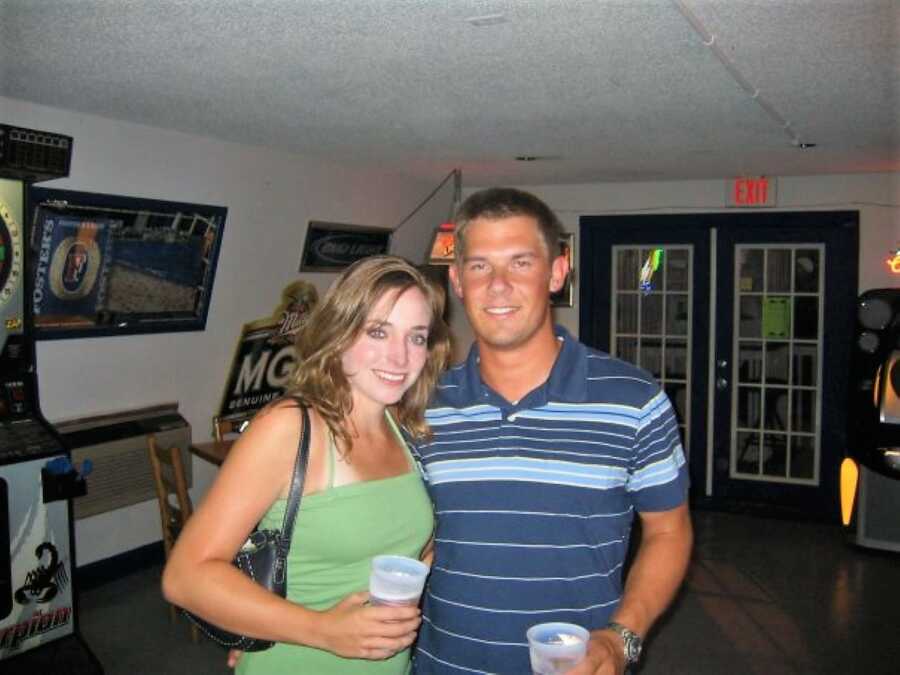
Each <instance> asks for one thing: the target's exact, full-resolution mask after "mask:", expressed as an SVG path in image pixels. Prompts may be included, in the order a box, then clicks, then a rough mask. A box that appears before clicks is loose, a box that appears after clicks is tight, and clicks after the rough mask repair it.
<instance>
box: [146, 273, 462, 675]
mask: <svg viewBox="0 0 900 675" xmlns="http://www.w3.org/2000/svg"><path fill="white" fill-rule="evenodd" d="M443 304H444V297H443V294H442V293H441V292H440V290H439V289H436V288H435V287H434V286H433V285H431V284H430V283H428V282H427V281H426V279H425V278H424V277H423V276H422V275H421V273H420V272H419V271H417V270H416V269H415V268H414V267H413V266H412V265H410V264H409V263H407V262H406V261H404V260H402V259H400V258H395V257H391V256H377V257H372V258H366V259H364V260H361V261H359V262H357V263H355V264H354V265H353V266H351V267H350V268H348V269H347V270H346V271H345V272H344V273H343V274H342V275H341V276H340V277H339V278H338V280H337V281H336V282H335V283H334V285H333V286H332V287H331V289H330V290H329V291H328V293H327V294H326V295H325V298H324V300H323V301H322V303H321V304H320V305H319V306H318V307H317V308H316V309H314V310H313V312H312V314H311V315H310V317H309V320H308V322H307V323H306V324H305V326H304V327H303V328H302V329H301V330H300V332H299V334H298V337H297V361H298V366H297V369H296V371H295V373H294V375H293V381H292V385H291V387H290V388H289V390H288V396H287V397H286V398H285V399H283V400H281V401H278V402H276V403H274V404H272V405H270V406H268V407H267V408H265V409H264V410H262V411H260V412H259V413H258V414H257V415H256V417H255V418H254V420H253V422H252V424H251V425H250V426H249V427H248V429H247V430H246V431H245V432H244V433H243V434H241V436H240V438H239V439H238V441H237V442H236V443H235V445H234V447H233V448H232V449H231V451H230V452H229V455H228V459H227V460H226V461H225V463H224V464H223V465H222V469H221V471H220V472H219V475H218V477H217V478H216V481H215V483H214V484H213V486H212V487H211V489H210V491H209V493H208V494H207V496H206V498H205V499H204V501H203V502H202V503H201V504H200V506H199V508H198V509H197V510H196V512H195V513H194V515H193V516H192V517H191V518H190V520H189V521H188V523H187V525H186V526H185V529H184V531H183V532H182V534H181V536H180V537H179V538H178V541H177V543H176V546H175V548H174V549H173V551H172V555H171V557H170V559H169V562H168V564H167V565H166V569H165V572H164V574H163V592H164V594H165V596H166V598H167V599H168V600H169V601H171V602H172V603H174V604H177V605H180V606H182V607H185V608H188V609H190V610H191V611H193V612H195V613H197V614H200V615H202V616H204V617H206V618H207V619H209V620H210V621H212V622H214V623H216V624H218V625H221V626H222V627H223V628H226V629H229V630H232V631H235V632H240V633H243V634H246V635H251V636H254V637H261V638H266V639H270V640H274V641H276V645H275V646H274V647H272V648H271V649H269V650H267V651H263V652H254V653H248V654H244V655H243V657H242V658H241V660H240V663H239V665H238V673H240V674H243V675H251V674H253V675H256V674H261V673H265V674H266V675H278V674H279V673H286V674H288V673H289V674H290V675H298V674H299V673H311V674H313V673H314V674H315V675H327V674H329V673H335V674H337V673H340V674H341V675H344V674H347V673H365V674H366V675H372V674H391V675H395V674H401V673H405V672H406V671H407V668H408V662H409V646H410V644H412V642H413V640H414V639H415V635H416V630H417V628H418V625H419V622H420V618H419V609H418V608H416V607H384V606H378V607H376V606H370V605H368V604H367V602H366V601H367V599H368V593H366V592H365V590H366V588H367V586H368V575H369V567H370V563H371V559H372V557H373V556H375V555H378V554H382V553H392V554H399V555H406V556H410V557H416V556H420V555H422V554H423V551H424V549H425V547H426V544H427V542H428V541H429V539H430V537H431V533H432V528H433V515H432V512H431V503H430V501H429V499H428V497H427V495H426V493H425V491H424V487H423V485H422V482H421V480H420V477H419V474H418V472H417V470H416V468H415V464H414V462H413V460H412V457H411V455H410V453H409V450H408V448H407V447H406V445H405V443H404V442H403V440H402V437H401V436H400V433H399V431H398V426H402V427H404V428H405V429H406V430H407V431H408V433H410V434H411V435H412V436H414V437H424V436H426V435H427V433H428V429H427V426H426V425H425V421H424V410H425V405H426V403H427V400H428V397H429V395H430V393H431V389H432V388H433V386H434V384H435V382H436V380H437V378H438V375H439V374H440V372H441V371H442V370H443V369H444V367H445V366H446V363H447V360H448V357H449V352H450V346H449V339H448V331H447V326H446V324H445V323H444V321H443V319H442V318H441V315H442V312H443ZM298 404H299V405H304V406H307V407H308V408H309V411H310V432H311V436H310V458H309V467H308V470H307V475H306V482H305V484H304V489H303V498H302V501H301V504H300V511H299V514H298V516H297V522H296V525H295V528H294V533H293V539H292V542H291V551H290V555H289V557H288V597H287V599H286V600H285V599H282V598H279V597H277V596H275V595H273V594H271V593H268V592H267V591H265V590H263V589H262V588H260V587H259V586H257V585H256V584H254V583H253V582H252V581H250V580H249V579H248V578H246V577H245V576H244V575H243V574H241V573H240V572H239V571H238V570H236V569H235V568H234V567H232V565H231V564H230V561H231V559H232V558H233V557H234V554H235V553H236V551H237V550H238V548H239V547H240V545H241V544H242V543H243V542H244V540H245V539H246V537H247V534H248V533H249V532H250V531H251V530H252V529H253V527H254V526H255V525H256V523H257V521H260V520H262V522H261V527H264V528H272V529H277V528H279V527H280V526H281V522H282V517H283V515H284V507H285V497H286V495H287V490H288V487H289V485H290V477H291V471H292V468H293V464H294V459H295V457H296V453H297V444H298V440H299V437H300V426H301V422H300V418H301V416H300V411H299V410H298V408H297V406H298ZM389 409H390V412H389Z"/></svg>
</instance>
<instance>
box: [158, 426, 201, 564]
mask: <svg viewBox="0 0 900 675" xmlns="http://www.w3.org/2000/svg"><path fill="white" fill-rule="evenodd" d="M147 445H148V451H149V453H150V466H151V467H152V469H153V483H154V486H155V487H156V497H157V500H158V501H159V518H160V522H161V524H162V534H163V547H164V548H165V551H166V558H167V559H168V557H169V553H170V552H171V551H172V546H174V545H175V539H176V538H177V537H178V534H179V533H180V532H181V530H182V529H183V528H184V524H185V523H186V522H187V519H188V518H190V516H191V513H192V512H193V510H194V509H193V505H192V504H191V497H190V494H188V488H187V479H186V478H185V474H184V464H183V462H182V458H181V448H179V447H178V446H177V445H173V446H171V447H168V448H166V447H162V446H161V445H160V444H159V443H158V441H157V440H156V437H155V436H152V435H151V436H149V437H148V438H147Z"/></svg>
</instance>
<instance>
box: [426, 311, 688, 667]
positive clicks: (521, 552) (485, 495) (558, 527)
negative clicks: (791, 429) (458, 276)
mask: <svg viewBox="0 0 900 675" xmlns="http://www.w3.org/2000/svg"><path fill="white" fill-rule="evenodd" d="M556 332H557V335H558V336H559V337H561V338H562V339H563V340H564V343H563V346H562V349H561V350H560V353H559V356H558V358H557V360H556V363H555V365H554V366H553V370H552V371H551V373H550V377H549V378H548V380H547V382H546V383H545V384H543V385H542V386H540V387H539V388H538V389H536V390H534V391H532V392H531V393H529V394H528V395H527V396H525V397H524V398H522V399H521V400H520V401H519V402H518V403H516V404H512V403H509V402H508V401H506V400H505V399H503V398H502V397H501V396H499V395H498V394H497V393H495V392H494V391H492V390H491V389H490V388H489V387H488V386H487V385H485V384H484V383H483V382H482V380H481V376H480V374H479V371H478V353H477V348H476V347H473V349H472V351H471V353H470V354H469V358H468V360H467V361H466V362H465V363H463V364H461V365H460V366H458V367H456V368H454V369H453V370H451V371H450V372H448V373H447V375H446V376H445V377H444V379H443V380H442V382H441V385H440V386H439V387H438V392H437V393H436V395H435V400H434V402H433V403H432V406H431V407H430V408H429V410H428V414H427V419H428V422H429V424H430V425H431V428H432V431H433V432H434V436H433V438H432V439H431V440H430V441H429V442H426V443H422V444H420V445H419V446H418V448H417V449H416V450H417V454H418V458H419V461H420V462H421V464H422V466H423V468H424V471H425V474H426V477H427V480H428V484H429V491H430V493H431V497H432V499H433V501H434V505H435V511H436V514H437V530H436V532H435V560H434V566H433V568H432V572H431V576H430V577H429V582H428V589H427V592H426V596H425V603H424V610H423V623H422V627H421V629H420V631H419V639H418V644H417V649H416V658H415V672H416V673H418V674H419V675H426V674H431V673H441V674H444V673H447V674H449V673H504V674H505V673H510V674H515V675H521V674H523V673H529V672H531V671H530V666H529V662H528V646H527V643H526V640H525V631H526V629H527V628H528V627H529V626H531V625H533V624H536V623H541V622H544V621H569V622H573V623H577V624H580V625H582V626H584V627H586V628H588V629H594V628H598V627H600V626H603V625H605V624H606V622H607V620H608V619H609V616H610V614H611V613H612V611H613V610H614V609H615V607H616V605H617V604H618V602H619V599H620V596H621V593H622V565H623V562H624V559H625V555H626V552H627V550H628V538H629V533H630V530H631V523H632V517H633V515H634V511H635V510H637V511H664V510H668V509H672V508H674V507H676V506H678V505H679V504H681V503H683V502H684V501H685V499H686V497H687V485H688V478H687V467H686V466H685V460H684V453H683V452H682V449H681V442H680V439H679V433H678V427H677V424H676V421H675V417H674V414H673V412H672V407H671V405H670V403H669V400H668V399H667V398H666V396H665V394H664V393H663V392H662V391H661V390H660V388H659V386H658V385H657V384H656V383H655V382H654V381H653V379H652V378H651V377H650V376H649V375H647V374H646V373H645V372H643V371H641V370H639V369H637V368H635V367H634V366H632V365H629V364H627V363H625V362H623V361H620V360H618V359H614V358H612V357H610V356H609V355H607V354H604V353H602V352H598V351H594V350H592V349H589V348H587V347H585V346H584V345H582V344H581V343H579V342H578V341H577V340H575V339H574V338H573V337H572V336H571V335H569V334H568V332H566V331H565V330H564V329H562V328H560V327H557V329H556Z"/></svg>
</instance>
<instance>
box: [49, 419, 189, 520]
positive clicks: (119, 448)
mask: <svg viewBox="0 0 900 675" xmlns="http://www.w3.org/2000/svg"><path fill="white" fill-rule="evenodd" d="M54 426H55V427H56V430H57V431H58V432H59V433H60V434H61V435H62V438H63V442H64V443H65V444H66V447H68V448H69V449H70V450H71V451H72V461H73V462H74V463H75V464H80V463H81V462H83V461H84V460H85V459H90V460H91V461H92V462H93V465H94V470H93V473H91V474H90V476H89V477H88V481H87V482H88V493H87V495H85V496H84V497H78V498H77V499H75V500H74V501H73V509H74V512H75V518H76V519H78V518H87V517H88V516H94V515H97V514H98V513H105V512H106V511H114V510H115V509H119V508H122V507H123V506H130V505H132V504H139V503H141V502H145V501H148V500H151V499H156V491H155V489H154V487H153V473H152V471H151V469H150V459H149V457H148V455H147V437H148V436H150V435H151V434H153V435H155V436H156V437H157V439H158V440H159V442H160V444H161V445H162V446H163V447H166V446H170V445H177V446H178V447H180V448H181V449H182V452H183V455H182V457H183V460H184V469H185V475H186V478H187V482H188V486H189V487H190V485H191V484H192V481H193V479H192V477H193V473H192V471H191V459H190V454H188V447H189V446H190V444H191V426H190V424H188V422H187V420H186V419H184V418H183V417H182V416H181V415H180V414H179V413H178V404H177V403H165V404H162V405H156V406H151V407H147V408H139V409H135V410H127V411H123V412H119V413H112V414H107V415H95V416H92V417H81V418H78V419H73V420H66V421H64V422H59V423H57V424H56V425H54Z"/></svg>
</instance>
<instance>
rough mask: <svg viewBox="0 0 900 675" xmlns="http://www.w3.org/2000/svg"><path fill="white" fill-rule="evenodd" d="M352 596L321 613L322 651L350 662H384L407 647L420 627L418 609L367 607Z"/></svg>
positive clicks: (364, 599) (364, 601) (365, 598)
mask: <svg viewBox="0 0 900 675" xmlns="http://www.w3.org/2000/svg"><path fill="white" fill-rule="evenodd" d="M368 600H369V594H368V593H353V594H352V595H348V596H347V597H346V598H344V599H343V600H341V601H340V602H339V603H338V604H336V605H335V606H334V607H332V608H331V609H328V610H325V611H324V612H322V613H321V616H322V621H321V627H322V628H321V640H320V641H321V647H322V648H323V649H327V650H328V651H330V652H332V653H334V654H337V655H338V656H342V657H344V658H350V659H375V660H379V659H386V658H389V657H391V656H393V655H394V654H396V653H397V652H400V651H403V650H404V649H406V648H407V647H409V646H410V645H411V644H412V643H413V641H414V640H415V639H416V630H417V629H418V628H419V624H420V623H422V618H421V612H420V611H419V608H418V607H415V606H405V607H393V606H392V607H385V606H373V605H369V604H367V602H368Z"/></svg>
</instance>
